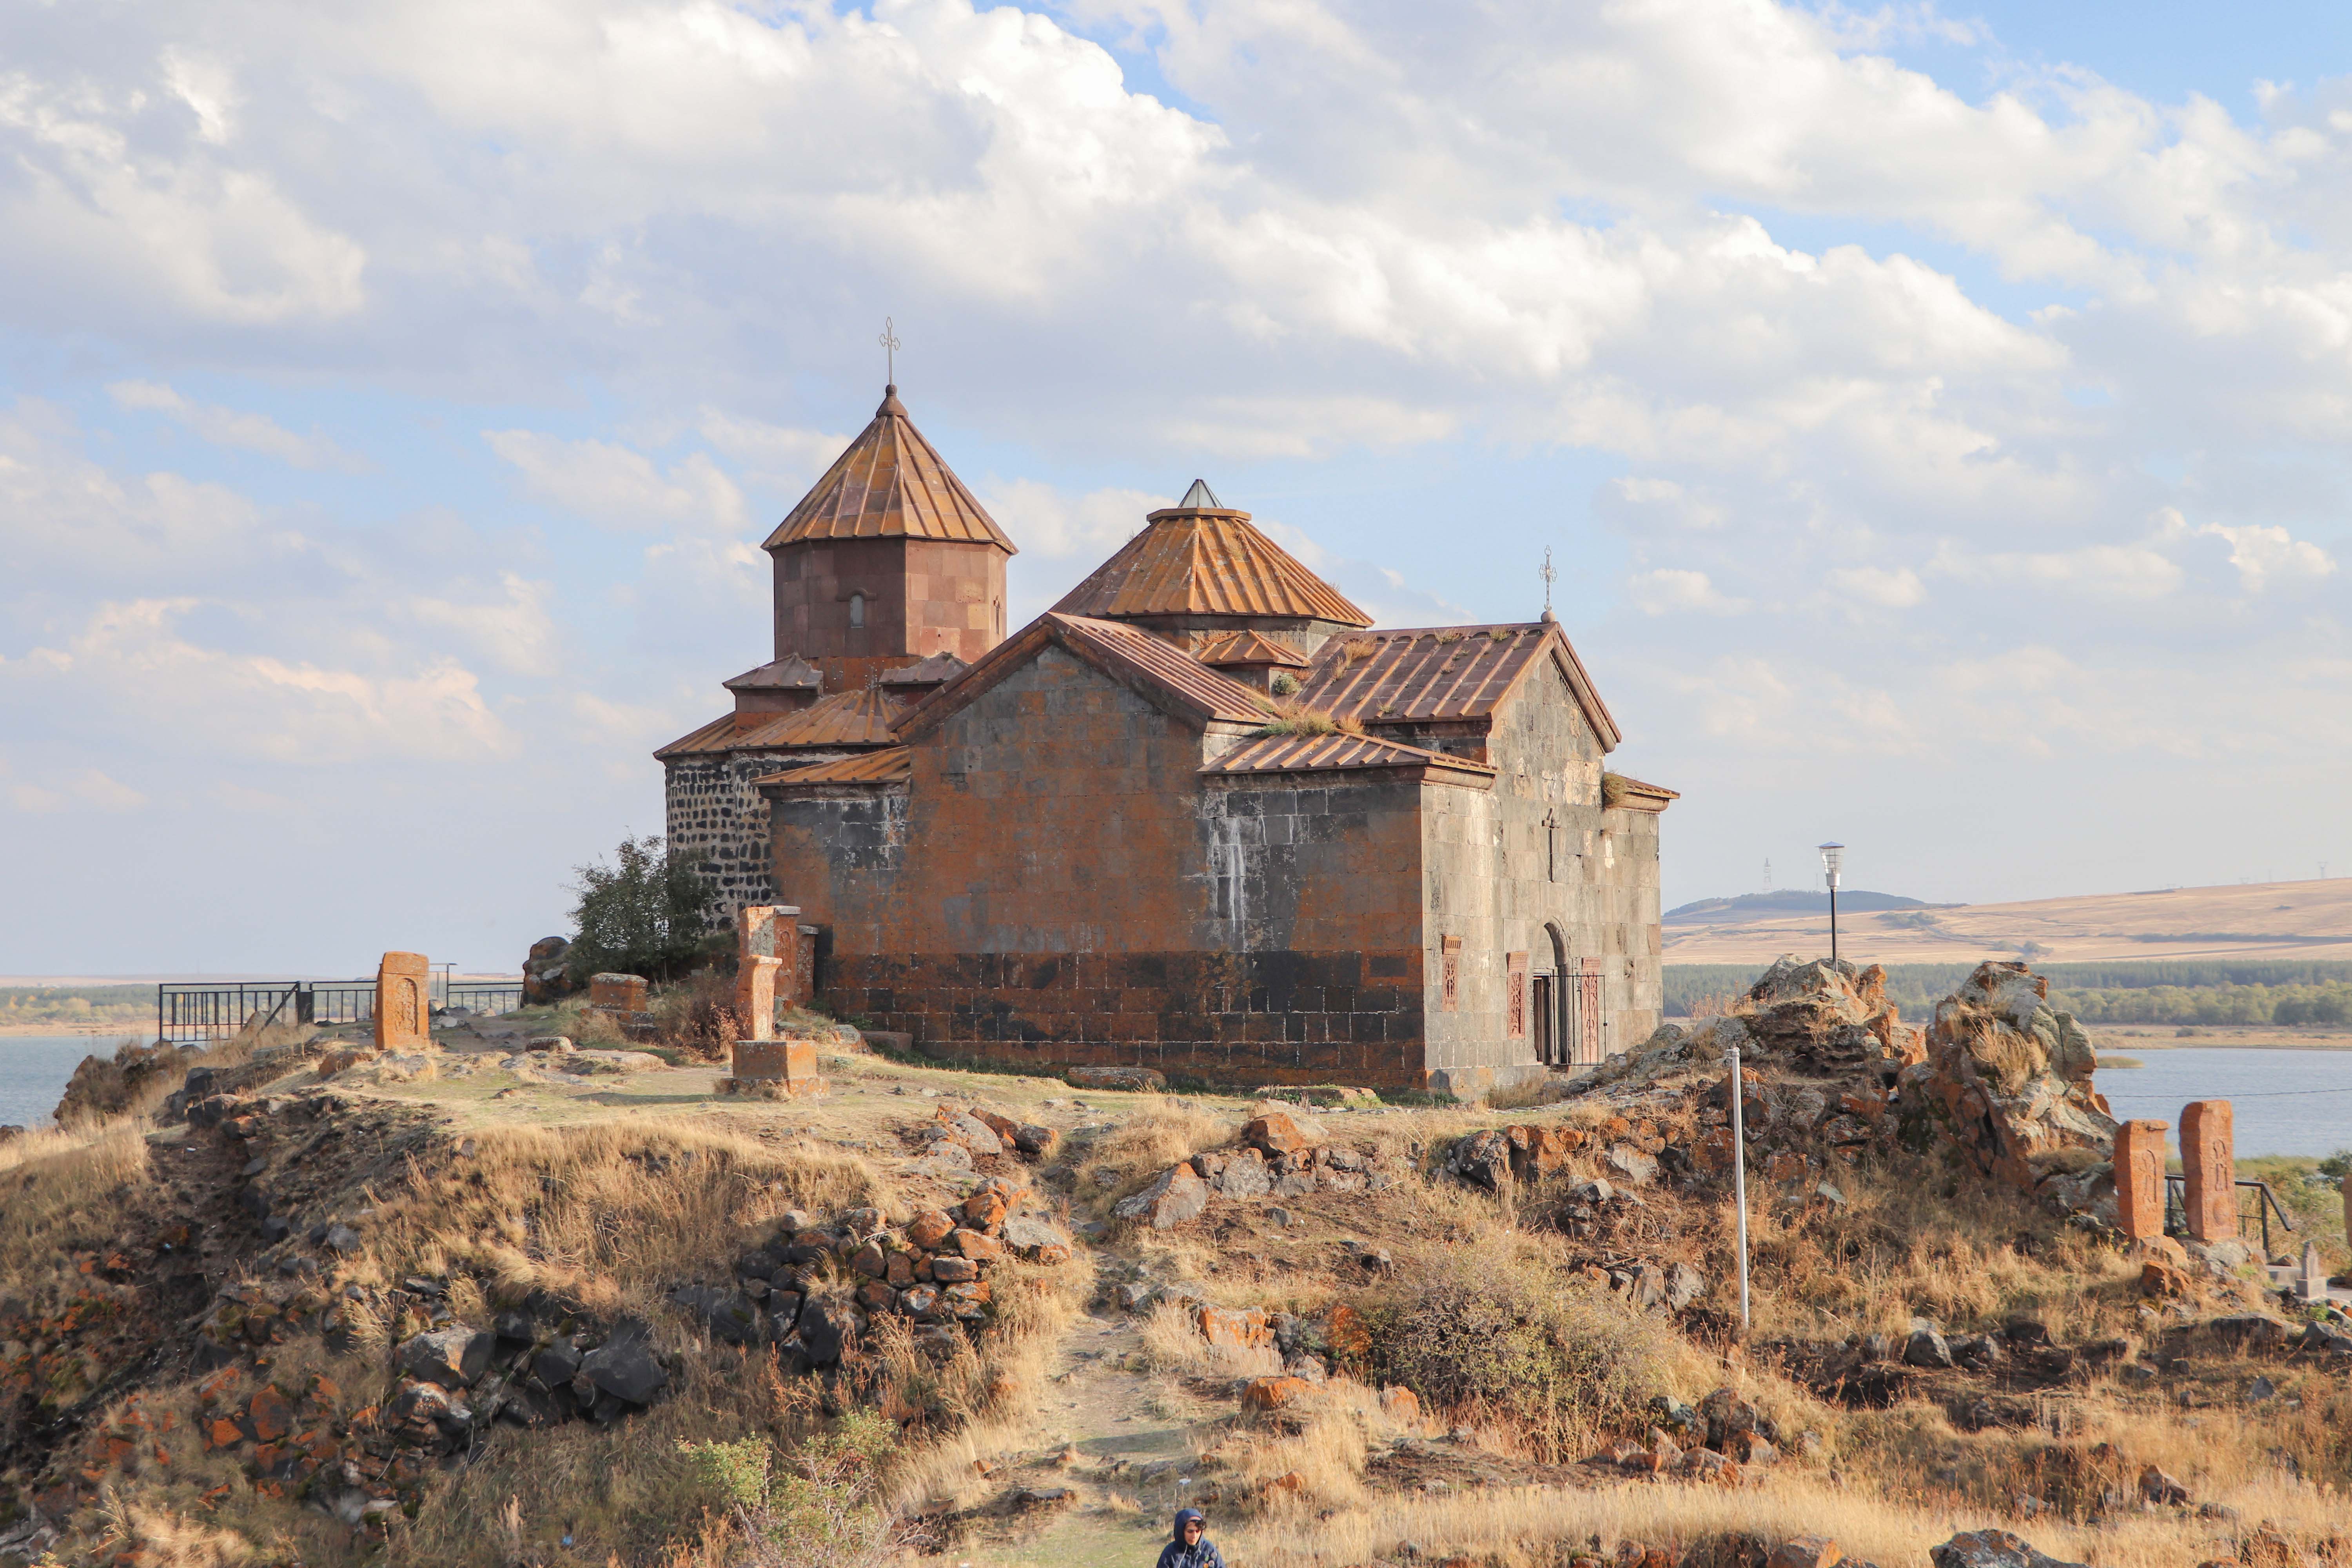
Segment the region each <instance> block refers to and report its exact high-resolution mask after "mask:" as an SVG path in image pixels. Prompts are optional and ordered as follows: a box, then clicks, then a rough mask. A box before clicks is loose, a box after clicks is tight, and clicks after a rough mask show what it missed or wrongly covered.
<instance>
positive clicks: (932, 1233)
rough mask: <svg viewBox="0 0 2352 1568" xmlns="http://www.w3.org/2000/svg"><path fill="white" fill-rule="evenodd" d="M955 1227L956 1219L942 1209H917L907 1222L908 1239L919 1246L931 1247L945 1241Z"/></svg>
mask: <svg viewBox="0 0 2352 1568" xmlns="http://www.w3.org/2000/svg"><path fill="white" fill-rule="evenodd" d="M954 1229H955V1221H954V1220H952V1219H950V1218H949V1217H948V1215H947V1213H946V1211H944V1210H942V1209H917V1210H916V1211H915V1217H914V1218H912V1219H910V1220H908V1222H907V1239H908V1241H911V1242H913V1243H914V1244H915V1245H916V1246H917V1247H925V1248H930V1247H937V1246H939V1244H940V1243H941V1242H943V1241H945V1240H946V1239H947V1238H948V1236H949V1234H950V1232H952V1231H953V1230H954Z"/></svg>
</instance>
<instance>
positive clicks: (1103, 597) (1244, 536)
mask: <svg viewBox="0 0 2352 1568" xmlns="http://www.w3.org/2000/svg"><path fill="white" fill-rule="evenodd" d="M1203 501H1205V502H1207V504H1205V505H1203V504H1201V503H1202V502H1203ZM1144 521H1145V522H1146V523H1147V524H1148V526H1147V527H1146V528H1145V529H1144V531H1142V532H1141V533H1139V534H1137V535H1136V536H1135V537H1134V538H1133V539H1130V540H1129V541H1128V542H1126V543H1125V544H1123V545H1121V546H1120V547H1119V551H1118V554H1116V555H1114V556H1112V557H1111V558H1110V559H1109V560H1108V561H1106V562H1104V563H1102V564H1101V565H1100V566H1097V567H1096V568H1095V571H1094V574H1093V575H1092V576H1090V577H1088V578H1087V580H1086V581H1085V582H1083V583H1081V584H1078V585H1077V586H1076V587H1075V588H1073V589H1071V590H1070V591H1069V593H1068V594H1067V595H1065V596H1064V597H1063V599H1062V602H1061V603H1060V604H1058V605H1055V606H1054V608H1055V611H1057V612H1058V613H1060V614H1062V615H1066V616H1096V617H1098V618H1101V619H1105V620H1136V619H1143V618H1147V617H1150V616H1285V617H1290V618H1297V619H1300V620H1310V621H1335V622H1337V623H1339V625H1341V626H1370V625H1371V624H1372V617H1371V616H1368V615H1366V614H1364V612H1363V611H1361V610H1360V609H1358V608H1357V607H1356V606H1355V605H1353V604H1351V603H1349V600H1348V597H1347V595H1343V594H1341V593H1340V592H1339V590H1338V589H1337V588H1334V587H1333V586H1331V584H1328V583H1326V582H1325V581H1323V579H1322V578H1320V577H1318V576H1317V575H1315V574H1314V573H1312V572H1309V571H1308V570H1307V568H1306V567H1304V566H1302V565H1300V564H1299V563H1298V561H1297V558H1296V557H1294V556H1293V555H1292V554H1291V553H1290V552H1288V551H1286V550H1285V549H1283V547H1282V546H1281V545H1279V544H1276V542H1274V541H1273V540H1271V539H1268V538H1267V537H1266V536H1265V534H1263V533H1260V532H1259V531H1257V530H1256V529H1255V528H1253V527H1251V526H1250V514H1249V513H1247V512H1245V511H1234V510H1232V509H1230V508H1228V507H1222V506H1219V505H1217V504H1216V497H1215V496H1214V495H1213V493H1212V492H1211V491H1210V489H1209V487H1208V486H1207V485H1206V484H1205V483H1203V482H1202V481H1201V480H1199V479H1195V480H1193V481H1192V489H1191V490H1189V491H1188V492H1186V494H1185V497H1184V504H1182V505H1181V506H1172V507H1167V508H1163V509H1162V510H1159V511H1155V512H1152V513H1150V515H1149V516H1148V517H1146V518H1145V520H1144Z"/></svg>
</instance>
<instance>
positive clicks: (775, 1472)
mask: <svg viewBox="0 0 2352 1568" xmlns="http://www.w3.org/2000/svg"><path fill="white" fill-rule="evenodd" d="M897 1435H898V1429H897V1428H896V1427H895V1426H892V1425H891V1423H890V1421H889V1418H888V1417H887V1416H885V1415H882V1414H881V1413H880V1412H879V1411H876V1410H867V1409H852V1410H850V1411H849V1412H848V1413H847V1414H845V1415H843V1416H842V1418H841V1419H840V1420H839V1421H838V1422H836V1423H835V1426H834V1427H833V1429H832V1430H831V1431H828V1432H820V1433H817V1434H815V1435H814V1436H809V1437H806V1438H804V1439H803V1440H802V1441H801V1443H800V1444H799V1445H798V1446H797V1447H794V1448H793V1450H792V1452H791V1453H790V1454H789V1455H787V1456H783V1457H782V1462H781V1463H779V1456H778V1454H777V1453H776V1450H775V1448H774V1447H773V1446H772V1444H770V1443H769V1441H768V1440H767V1439H766V1438H764V1437H745V1438H743V1439H741V1440H740V1441H738V1442H733V1443H681V1444H679V1445H678V1448H679V1451H680V1452H682V1453H683V1454H685V1455H686V1457H687V1461H688V1465H689V1467H690V1468H692V1470H693V1473H694V1479H695V1481H696V1483H697V1484H698V1486H700V1487H701V1488H702V1489H703V1490H704V1491H705V1492H707V1493H708V1494H709V1498H710V1500H711V1501H712V1502H713V1503H715V1504H717V1505H718V1506H719V1508H721V1509H722V1510H725V1511H726V1512H727V1513H728V1514H730V1516H732V1517H733V1519H734V1520H735V1522H736V1523H737V1525H739V1526H740V1528H741V1529H742V1531H743V1532H744V1534H745V1535H746V1536H747V1537H749V1538H750V1542H749V1543H750V1545H751V1551H752V1555H751V1558H750V1559H749V1561H750V1562H751V1563H758V1564H760V1565H761V1568H770V1565H774V1568H783V1565H784V1564H786V1563H790V1564H791V1565H792V1568H862V1565H865V1564H869V1563H882V1562H884V1561H886V1560H887V1559H888V1558H889V1557H890V1556H891V1555H892V1553H893V1552H895V1550H896V1547H895V1543H894V1542H893V1540H892V1536H893V1533H894V1532H893V1530H892V1528H891V1527H892V1523H893V1521H892V1519H891V1517H890V1513H889V1510H887V1509H886V1508H884V1507H883V1506H882V1504H881V1501H880V1492H881V1481H882V1471H883V1467H884V1466H885V1465H886V1464H887V1461H888V1459H889V1458H890V1455H891V1452H892V1450H893V1449H894V1447H896V1444H897Z"/></svg>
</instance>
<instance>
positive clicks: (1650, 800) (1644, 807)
mask: <svg viewBox="0 0 2352 1568" xmlns="http://www.w3.org/2000/svg"><path fill="white" fill-rule="evenodd" d="M1612 779H1614V780H1615V781H1616V793H1617V794H1618V795H1619V796H1620V797H1621V799H1622V797H1623V796H1626V795H1631V796H1632V797H1633V798H1632V799H1631V800H1625V801H1623V804H1624V805H1626V806H1627V807H1628V808H1629V809H1631V810H1633V811H1647V812H1653V813H1655V812H1661V811H1664V810H1665V809H1666V803H1667V802H1668V801H1671V800H1680V799H1682V797H1683V796H1682V792H1681V791H1680V790H1672V789H1668V788H1667V787H1666V786H1665V785H1664V784H1643V782H1642V781H1641V780H1640V779H1635V778H1627V777H1626V776H1625V775H1624V774H1623V773H1603V774H1602V775H1601V784H1602V789H1601V798H1602V801H1603V803H1604V804H1606V803H1607V800H1608V796H1609V794H1610V793H1611V792H1610V790H1609V788H1608V784H1609V781H1610V780H1612Z"/></svg>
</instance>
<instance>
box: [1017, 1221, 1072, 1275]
mask: <svg viewBox="0 0 2352 1568" xmlns="http://www.w3.org/2000/svg"><path fill="white" fill-rule="evenodd" d="M1003 1239H1004V1245H1005V1246H1006V1247H1009V1248H1011V1249H1012V1251H1013V1255H1014V1256H1015V1257H1017V1258H1021V1259H1023V1260H1024V1261H1025V1262H1029V1263H1048V1264H1053V1263H1067V1262H1068V1261H1069V1260H1070V1243H1069V1238H1068V1237H1065V1236H1064V1235H1063V1234H1062V1233H1061V1232H1060V1231H1058V1230H1056V1229H1055V1228H1054V1226H1053V1224H1052V1223H1051V1222H1050V1221H1047V1220H1042V1219H1038V1218H1035V1217H1034V1216H1032V1215H1015V1216H1013V1218H1011V1219H1008V1220H1006V1221H1005V1222H1004V1238H1003Z"/></svg>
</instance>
